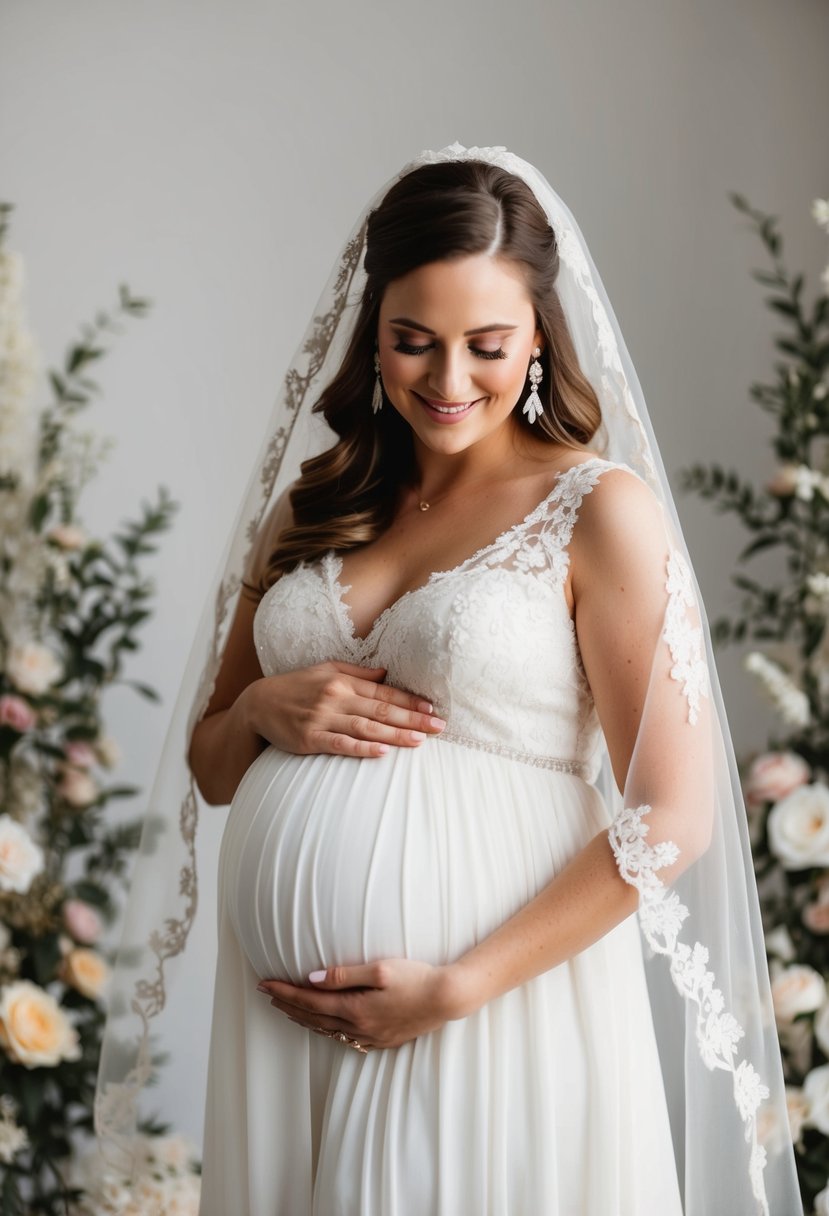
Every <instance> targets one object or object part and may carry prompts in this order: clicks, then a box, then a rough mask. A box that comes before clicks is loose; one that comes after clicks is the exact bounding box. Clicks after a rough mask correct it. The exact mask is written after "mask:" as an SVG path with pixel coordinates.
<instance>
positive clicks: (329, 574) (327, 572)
mask: <svg viewBox="0 0 829 1216" xmlns="http://www.w3.org/2000/svg"><path fill="white" fill-rule="evenodd" d="M597 462H598V463H600V464H606V463H607V462H606V461H605V460H604V458H603V457H601V456H590V457H588V459H587V460H581V461H579V462H578V463H577V464H571V465H570V467H569V468H567V469H561V470H559V472H558V473H556V474H555V480H554V482H553V486H552V489H550V490H549V491H548V492H547V494H545V496H544V497H543V498H542V499H541V501H540V502H539V503H537V504H536V505H535V506H534V507H533V508H532V510H531V511H529V512H528V513H527V514H526V515H525V516H524V518H523V519H521V520H519V521H518V522H517V523H514V524H510V525H509V527H508V528H504V530H503V532H499V533H498V535H497V536H496V537H495V538H494V540H491V541H489V542H488V543H487V544H485V545H482V546H481V548H480V549H476V550H475V552H474V553H472V554H470V555H469V557H465V558H464V559H463V560H462V561H460V562H458V563H457V564H456V565H454V566H451V567H449V568H448V569H446V570H433V571H432V572H431V574H430V575H429V577H428V578H427V579H426V581H425V582H423V583H420V584H419V586H417V587H410V588H409V589H408V591H403V592H402V593H401V594H400V595H398V596H397V598H396V599H393V600H392V601H391V603H390V604H387V605H386V607H385V608H383V609H382V611H381V612H380V613H378V615H377V616H376V617H375V618H374V620H373V621H372V623H371V626H370V627H369V631H368V633H366V634H365V635H363V636H362V637H361V636H360V634H359V633H357V631H356V629H355V627H354V618H353V616H352V615H351V607H350V605H349V604H348V603H347V602H346V599H345V596H346V593H347V592H349V591H350V590H351V587H352V584H351V583H347V584H343V583H342V582H341V581H340V577H341V575H342V569H343V559H342V555H341V554H339V553H337V552H336V551H335V550H334V549H329V550H328V551H327V552H326V553H324V554H323V556H322V558H321V559H320V561H321V565H322V570H323V573H324V576H325V582H326V584H327V587H328V589H329V591H330V594H331V599H332V601H333V603H334V606H335V609H336V612H337V615H338V617H339V619H340V623H341V627H342V631H343V634H344V635H345V636H346V637H347V639H348V641H349V642H350V643H351V645H352V646H354V647H356V648H357V649H358V650H362V649H364V648H365V647H366V646H368V644H369V642H371V640H372V638H373V637H374V635H375V633H376V632H377V630H378V629H379V628H380V627H381V626H382V625H383V624H385V622H386V621H387V620H388V618H389V616H390V615H391V614H392V613H393V612H394V611H395V610H396V609H397V608H398V607H399V606H400V605H401V604H403V603H404V602H405V601H407V600H408V599H410V598H411V597H412V596H414V595H419V594H420V593H421V592H423V591H425V590H426V589H427V588H428V587H432V586H434V584H435V583H436V582H438V580H439V579H442V578H447V577H448V576H449V575H452V574H458V573H459V572H460V571H461V570H463V569H464V568H465V567H466V566H469V565H472V563H473V562H477V561H478V560H479V559H480V558H481V557H483V556H484V554H485V553H488V552H489V551H490V550H491V549H495V548H497V547H498V546H499V545H500V544H502V543H503V542H504V541H505V540H506V539H507V538H508V537H510V536H511V535H512V534H513V533H516V532H520V531H521V530H522V529H523V528H526V527H528V526H529V525H531V524H534V523H535V522H536V520H537V517H538V516H539V515H540V513H541V512H542V511H543V510H544V508H545V507H546V506H547V504H548V503H549V501H550V499H551V498H553V496H554V495H555V494H556V493H557V492H558V490H559V488H560V486H561V484H562V480H563V478H565V477H566V476H567V475H568V474H570V473H572V472H573V471H574V469H582V468H584V467H585V465H589V464H595V463H597Z"/></svg>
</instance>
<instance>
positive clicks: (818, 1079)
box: [803, 1064, 829, 1136]
mask: <svg viewBox="0 0 829 1216" xmlns="http://www.w3.org/2000/svg"><path fill="white" fill-rule="evenodd" d="M803 1095H804V1097H805V1098H806V1101H807V1102H808V1104H809V1117H808V1119H807V1120H806V1122H807V1123H808V1125H809V1126H810V1127H816V1128H817V1129H818V1131H819V1132H823V1134H824V1136H827V1135H829V1064H821V1066H820V1068H813V1069H812V1071H811V1072H810V1073H809V1075H808V1076H807V1077H806V1080H805V1081H804V1082H803Z"/></svg>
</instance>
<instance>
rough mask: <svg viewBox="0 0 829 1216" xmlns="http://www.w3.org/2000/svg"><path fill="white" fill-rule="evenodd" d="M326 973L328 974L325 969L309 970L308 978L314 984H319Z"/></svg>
mask: <svg viewBox="0 0 829 1216" xmlns="http://www.w3.org/2000/svg"><path fill="white" fill-rule="evenodd" d="M325 975H326V972H325V971H309V972H308V979H309V980H310V981H311V983H312V984H319V983H321V982H322V981H323V980H324V979H325Z"/></svg>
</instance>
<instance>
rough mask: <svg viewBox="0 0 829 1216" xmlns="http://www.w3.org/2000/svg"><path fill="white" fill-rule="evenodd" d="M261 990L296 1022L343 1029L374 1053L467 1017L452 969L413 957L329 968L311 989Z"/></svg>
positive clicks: (273, 983)
mask: <svg viewBox="0 0 829 1216" xmlns="http://www.w3.org/2000/svg"><path fill="white" fill-rule="evenodd" d="M312 974H313V975H316V974H318V973H317V972H312ZM258 991H259V992H263V993H264V994H265V995H266V996H269V997H270V998H271V1004H272V1005H273V1006H274V1007H275V1008H276V1009H280V1010H281V1011H282V1012H283V1013H284V1014H287V1016H288V1017H289V1018H290V1019H291V1021H292V1022H296V1023H298V1025H300V1026H305V1027H306V1028H307V1029H308V1030H317V1031H319V1030H320V1029H322V1030H333V1031H338V1030H340V1031H342V1032H343V1033H344V1034H346V1035H348V1037H349V1038H350V1039H355V1040H356V1041H357V1042H358V1043H360V1044H361V1045H362V1046H363V1047H369V1048H380V1047H399V1046H400V1045H401V1043H407V1042H408V1041H409V1040H410V1039H416V1038H417V1037H418V1035H421V1034H428V1033H429V1031H430V1030H437V1029H438V1027H440V1026H442V1025H443V1024H444V1022H447V1021H449V1020H451V1019H453V1018H457V1017H463V1016H465V1014H464V1012H463V1011H462V1010H461V1008H460V1001H459V994H458V992H457V990H456V984H455V982H454V972H453V970H452V968H451V967H450V966H433V965H432V964H431V963H423V962H419V961H417V960H416V959H408V958H386V959H380V960H379V961H377V962H374V963H361V964H355V965H354V966H350V967H329V968H328V970H327V971H326V972H325V979H323V980H320V981H319V982H311V983H310V984H309V985H308V986H307V987H306V986H305V985H297V984H289V983H286V982H284V981H282V980H262V982H261V983H260V984H259V987H258Z"/></svg>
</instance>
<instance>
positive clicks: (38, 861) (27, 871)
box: [0, 815, 43, 895]
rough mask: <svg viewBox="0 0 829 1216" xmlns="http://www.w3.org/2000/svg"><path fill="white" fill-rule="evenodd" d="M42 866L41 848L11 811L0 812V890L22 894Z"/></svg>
mask: <svg viewBox="0 0 829 1216" xmlns="http://www.w3.org/2000/svg"><path fill="white" fill-rule="evenodd" d="M42 869H43V850H42V849H41V847H40V845H39V844H35V842H34V841H33V840H32V838H31V836H30V835H29V833H28V832H27V831H26V829H25V828H24V827H22V826H21V825H20V824H19V823H17V821H16V820H14V819H12V817H11V815H0V891H16V892H17V893H18V895H24V894H25V893H26V891H28V889H29V887H30V886H31V885H32V879H33V878H34V877H35V875H37V874H39V873H40V872H41V870H42Z"/></svg>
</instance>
